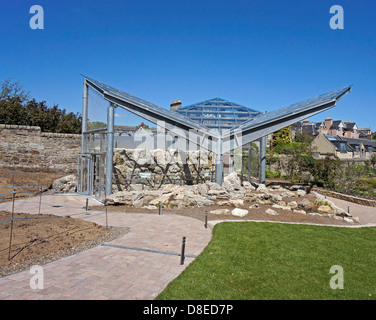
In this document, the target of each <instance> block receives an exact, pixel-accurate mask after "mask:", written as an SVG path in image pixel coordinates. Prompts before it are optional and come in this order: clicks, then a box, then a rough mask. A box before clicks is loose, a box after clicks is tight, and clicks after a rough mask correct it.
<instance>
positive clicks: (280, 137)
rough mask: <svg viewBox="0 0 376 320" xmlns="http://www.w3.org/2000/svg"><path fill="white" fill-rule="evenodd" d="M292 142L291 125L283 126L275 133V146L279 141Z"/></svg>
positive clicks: (273, 142)
mask: <svg viewBox="0 0 376 320" xmlns="http://www.w3.org/2000/svg"><path fill="white" fill-rule="evenodd" d="M290 142H291V126H288V127H286V128H283V129H281V130H278V131H276V132H274V133H273V141H272V144H273V147H275V146H276V145H277V144H279V143H290Z"/></svg>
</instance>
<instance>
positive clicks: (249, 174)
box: [247, 142, 252, 182]
mask: <svg viewBox="0 0 376 320" xmlns="http://www.w3.org/2000/svg"><path fill="white" fill-rule="evenodd" d="M251 152H252V142H250V143H249V144H248V157H247V161H248V163H247V165H248V182H251V173H252V171H251V165H252V162H251Z"/></svg>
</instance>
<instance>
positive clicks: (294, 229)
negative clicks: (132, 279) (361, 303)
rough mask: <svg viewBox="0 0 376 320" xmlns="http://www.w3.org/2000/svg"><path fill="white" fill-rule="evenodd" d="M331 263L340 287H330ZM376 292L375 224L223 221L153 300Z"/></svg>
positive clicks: (364, 295) (317, 296)
mask: <svg viewBox="0 0 376 320" xmlns="http://www.w3.org/2000/svg"><path fill="white" fill-rule="evenodd" d="M188 244H189V240H188ZM333 265H339V266H341V267H342V268H343V272H344V289H336V290H333V289H331V288H330V285H329V282H330V279H331V277H333V276H334V274H331V273H330V268H331V267H332V266H333ZM375 297H376V228H360V229H350V228H338V227H324V226H308V225H289V224H282V223H263V222H225V223H220V224H218V225H216V226H215V228H214V231H213V239H212V241H211V242H210V244H209V245H208V246H207V247H206V249H205V250H204V251H203V252H202V254H200V255H199V256H198V257H197V258H196V259H195V261H193V262H192V263H191V264H190V265H189V266H188V267H187V268H186V269H185V270H184V271H183V272H182V273H181V274H180V276H179V277H178V278H176V279H175V280H174V281H173V282H171V283H170V284H169V285H168V286H167V288H166V289H165V290H164V291H163V292H162V293H161V294H160V295H159V296H158V297H157V299H162V300H163V299H172V300H179V299H192V300H196V299H200V300H201V299H214V300H224V299H226V300H233V299H238V300H242V299H243V300H244V299H246V300H252V299H260V300H261V299H262V300H268V299H285V300H287V299H315V300H316V299H338V300H339V299H352V300H354V299H361V300H368V299H375Z"/></svg>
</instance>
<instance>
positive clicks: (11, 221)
mask: <svg viewBox="0 0 376 320" xmlns="http://www.w3.org/2000/svg"><path fill="white" fill-rule="evenodd" d="M15 197H16V190H13V196H12V219H11V220H10V235H9V251H8V260H10V249H11V247H12V235H13V221H14V198H15Z"/></svg>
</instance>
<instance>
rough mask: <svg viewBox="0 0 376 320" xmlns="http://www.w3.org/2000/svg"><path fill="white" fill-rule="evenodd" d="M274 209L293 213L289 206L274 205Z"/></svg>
mask: <svg viewBox="0 0 376 320" xmlns="http://www.w3.org/2000/svg"><path fill="white" fill-rule="evenodd" d="M272 207H273V208H275V209H282V210H286V211H291V208H290V207H288V206H280V205H279V204H273V205H272Z"/></svg>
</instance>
